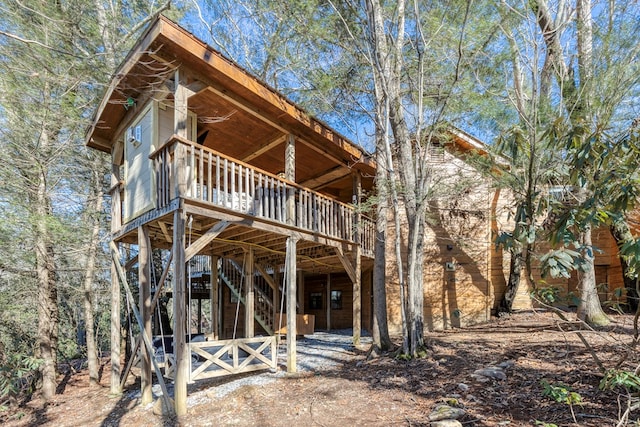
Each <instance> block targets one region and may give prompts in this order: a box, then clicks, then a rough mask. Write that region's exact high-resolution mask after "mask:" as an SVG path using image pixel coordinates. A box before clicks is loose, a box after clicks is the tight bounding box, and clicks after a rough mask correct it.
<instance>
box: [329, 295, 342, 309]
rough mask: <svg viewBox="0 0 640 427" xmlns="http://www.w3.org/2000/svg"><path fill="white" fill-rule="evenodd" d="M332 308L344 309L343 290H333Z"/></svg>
mask: <svg viewBox="0 0 640 427" xmlns="http://www.w3.org/2000/svg"><path fill="white" fill-rule="evenodd" d="M331 309H332V310H342V291H331Z"/></svg>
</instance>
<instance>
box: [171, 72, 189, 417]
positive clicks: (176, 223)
mask: <svg viewBox="0 0 640 427" xmlns="http://www.w3.org/2000/svg"><path fill="white" fill-rule="evenodd" d="M174 80H175V92H174V117H173V124H174V126H173V128H174V129H173V131H174V133H175V134H176V135H178V136H181V137H183V138H185V139H186V138H187V137H188V134H187V121H188V112H187V88H186V86H185V84H184V83H185V78H184V76H183V75H182V72H181V71H180V70H179V69H178V70H177V71H176V73H175V77H174ZM174 156H175V157H174V162H175V163H174V166H175V168H174V170H175V171H176V179H175V195H176V197H180V198H182V197H184V196H185V195H186V194H187V177H186V170H187V161H186V153H185V151H184V147H183V146H178V147H177V148H176V151H175V154H174ZM185 224H186V214H185V212H184V209H183V207H182V204H181V206H180V208H179V209H178V210H176V211H175V213H174V216H173V253H174V265H173V319H174V328H173V351H174V357H175V362H176V374H175V389H174V400H175V409H176V415H177V416H181V415H185V414H186V413H187V382H188V380H189V368H190V365H191V358H190V357H189V351H188V350H189V349H188V346H187V344H186V330H187V323H186V316H185V311H186V295H185V293H186V292H185V291H186V289H185V287H186V286H185V262H186V261H185Z"/></svg>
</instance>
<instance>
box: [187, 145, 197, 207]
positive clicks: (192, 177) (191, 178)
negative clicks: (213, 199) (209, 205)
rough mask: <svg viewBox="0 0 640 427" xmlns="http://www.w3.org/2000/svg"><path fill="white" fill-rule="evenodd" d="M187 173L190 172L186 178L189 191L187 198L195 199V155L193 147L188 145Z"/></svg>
mask: <svg viewBox="0 0 640 427" xmlns="http://www.w3.org/2000/svg"><path fill="white" fill-rule="evenodd" d="M189 169H190V170H189V172H191V173H190V174H189V175H188V176H187V188H188V189H189V193H187V196H190V197H193V198H195V197H196V196H197V194H198V193H197V191H198V189H197V183H196V171H195V169H196V153H195V148H194V147H193V145H189Z"/></svg>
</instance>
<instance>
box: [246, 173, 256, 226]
mask: <svg viewBox="0 0 640 427" xmlns="http://www.w3.org/2000/svg"><path fill="white" fill-rule="evenodd" d="M247 179H248V178H247ZM250 182H251V194H250V196H251V198H250V199H249V200H250V203H251V204H250V205H249V212H250V213H251V214H252V215H255V214H256V206H255V203H256V174H255V170H253V169H251V180H250Z"/></svg>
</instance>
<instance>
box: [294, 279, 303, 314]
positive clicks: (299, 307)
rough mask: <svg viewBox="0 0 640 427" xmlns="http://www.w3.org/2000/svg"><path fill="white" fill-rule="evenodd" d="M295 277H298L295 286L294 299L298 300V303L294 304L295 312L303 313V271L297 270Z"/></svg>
mask: <svg viewBox="0 0 640 427" xmlns="http://www.w3.org/2000/svg"><path fill="white" fill-rule="evenodd" d="M296 276H297V279H298V286H297V292H296V293H297V295H298V296H297V299H296V301H297V302H298V304H297V305H296V307H297V310H296V311H297V312H298V314H304V273H303V272H302V271H300V272H298V273H297V274H296Z"/></svg>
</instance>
